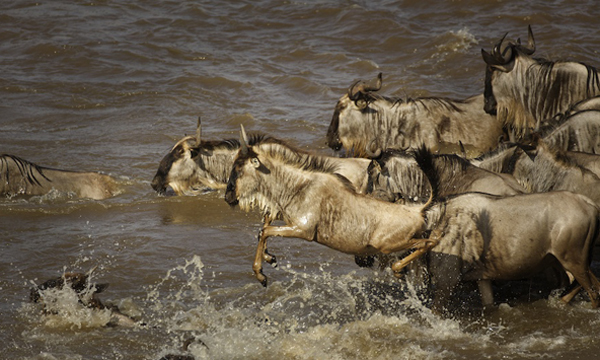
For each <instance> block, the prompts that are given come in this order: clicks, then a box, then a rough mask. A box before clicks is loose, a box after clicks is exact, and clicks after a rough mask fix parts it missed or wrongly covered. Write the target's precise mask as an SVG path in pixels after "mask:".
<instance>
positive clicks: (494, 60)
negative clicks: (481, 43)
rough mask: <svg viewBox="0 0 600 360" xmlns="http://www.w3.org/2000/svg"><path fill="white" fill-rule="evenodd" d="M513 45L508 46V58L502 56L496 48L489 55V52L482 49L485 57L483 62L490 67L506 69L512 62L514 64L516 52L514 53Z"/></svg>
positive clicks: (506, 51)
mask: <svg viewBox="0 0 600 360" xmlns="http://www.w3.org/2000/svg"><path fill="white" fill-rule="evenodd" d="M512 48H513V45H511V46H508V47H507V48H506V49H505V50H504V52H505V53H508V56H503V55H502V54H500V53H499V52H497V51H496V48H494V50H493V51H492V53H491V54H490V53H488V52H487V51H485V50H483V49H481V55H482V56H483V60H484V61H485V63H486V64H488V65H490V66H499V67H501V68H504V65H507V64H509V63H510V62H512V61H513V60H514V54H515V53H514V52H513V49H512ZM504 71H508V70H504Z"/></svg>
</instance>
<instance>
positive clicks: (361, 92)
mask: <svg viewBox="0 0 600 360" xmlns="http://www.w3.org/2000/svg"><path fill="white" fill-rule="evenodd" d="M381 83H382V74H381V73H379V75H378V76H377V80H376V84H375V85H374V86H370V85H367V84H366V83H365V82H363V81H362V80H359V81H357V82H355V83H354V84H353V85H352V86H350V88H348V93H347V94H345V95H344V96H342V97H341V98H340V100H339V101H338V103H337V105H336V107H335V110H334V112H333V118H332V119H331V123H330V124H329V129H328V130H327V145H328V146H329V147H330V148H332V149H334V150H336V151H337V150H340V149H341V148H342V146H343V144H344V139H345V138H346V137H347V136H348V135H350V134H352V133H353V132H356V131H360V128H362V127H364V121H362V116H361V114H362V113H364V112H366V111H368V106H369V103H370V102H372V101H373V100H374V98H373V95H372V94H371V93H370V92H372V91H378V90H379V89H381Z"/></svg>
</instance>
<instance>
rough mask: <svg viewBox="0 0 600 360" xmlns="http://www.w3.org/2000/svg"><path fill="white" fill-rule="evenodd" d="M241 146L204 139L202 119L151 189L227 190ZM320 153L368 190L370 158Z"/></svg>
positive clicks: (269, 141) (252, 137) (251, 138)
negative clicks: (202, 137)
mask: <svg viewBox="0 0 600 360" xmlns="http://www.w3.org/2000/svg"><path fill="white" fill-rule="evenodd" d="M248 144H249V145H254V146H259V145H260V146H266V147H277V146H279V145H280V144H283V142H282V141H281V140H279V139H277V138H274V137H271V136H266V135H263V134H249V135H248ZM284 146H285V145H284ZM239 148H240V142H239V140H236V139H227V140H221V141H212V140H208V141H207V140H202V139H201V123H200V119H199V120H198V126H197V130H196V136H195V137H194V136H186V137H184V138H183V139H181V140H179V141H178V142H177V143H176V144H175V146H173V148H172V149H171V151H169V153H168V154H167V155H165V157H164V158H163V159H162V160H161V162H160V164H159V167H158V170H157V172H156V175H155V176H154V179H153V180H152V188H153V189H154V190H155V191H157V192H158V193H160V194H164V193H165V191H166V190H167V188H168V187H169V186H170V187H171V188H172V189H173V191H174V192H175V193H176V194H177V195H196V194H199V193H201V192H204V191H206V190H218V189H225V188H226V186H227V179H228V178H229V173H230V172H231V168H232V166H233V160H234V158H235V156H236V154H237V152H238V150H239ZM296 153H297V155H298V156H306V155H309V154H308V152H306V151H300V150H296ZM320 156H321V157H322V158H323V160H324V161H327V162H330V163H335V166H336V167H337V171H338V172H339V173H340V174H341V175H343V176H345V177H347V178H348V179H349V180H350V182H351V183H352V184H353V185H354V186H355V187H356V189H357V191H359V192H364V191H365V189H366V186H367V180H368V178H367V167H368V166H369V160H366V159H349V158H337V157H331V156H324V155H320Z"/></svg>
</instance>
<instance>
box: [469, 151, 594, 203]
mask: <svg viewBox="0 0 600 360" xmlns="http://www.w3.org/2000/svg"><path fill="white" fill-rule="evenodd" d="M570 153H572V152H570ZM570 153H566V152H564V151H561V150H558V149H555V148H551V147H549V146H547V145H546V144H545V143H544V142H543V141H541V140H540V141H539V142H538V144H537V146H536V147H524V146H518V145H513V146H508V145H507V146H505V147H504V148H503V150H501V151H497V152H495V153H492V154H491V155H486V156H484V157H481V158H479V159H478V160H477V165H478V166H479V167H481V168H485V169H488V170H490V171H494V172H499V173H505V174H510V175H512V176H513V177H514V178H515V179H516V180H517V182H518V183H519V184H521V186H523V188H525V190H526V191H527V192H530V193H539V192H549V191H558V190H567V191H571V192H574V193H577V194H582V195H585V196H587V197H588V198H590V200H592V201H593V202H594V203H596V204H598V205H599V206H600V178H599V177H598V175H596V174H594V173H593V172H592V171H590V170H588V169H587V168H585V167H584V166H581V165H579V164H578V163H576V162H575V161H573V160H571V157H570V156H569V154H570ZM571 156H573V157H576V155H571ZM577 157H578V158H580V156H577Z"/></svg>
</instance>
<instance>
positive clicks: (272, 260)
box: [263, 250, 277, 267]
mask: <svg viewBox="0 0 600 360" xmlns="http://www.w3.org/2000/svg"><path fill="white" fill-rule="evenodd" d="M263 260H264V261H266V262H267V263H269V264H271V266H273V267H277V256H275V255H271V254H269V252H268V251H267V250H265V253H264V255H263Z"/></svg>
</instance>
